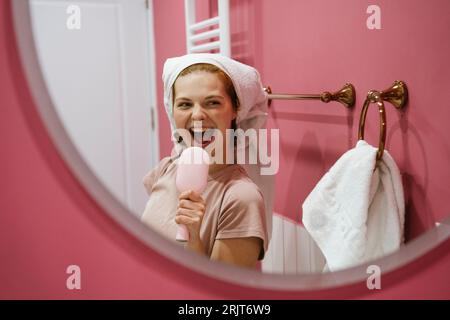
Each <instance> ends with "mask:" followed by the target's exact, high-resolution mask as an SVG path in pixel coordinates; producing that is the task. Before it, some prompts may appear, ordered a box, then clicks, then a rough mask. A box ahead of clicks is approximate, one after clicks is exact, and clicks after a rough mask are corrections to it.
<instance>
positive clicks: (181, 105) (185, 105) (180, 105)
mask: <svg viewBox="0 0 450 320" xmlns="http://www.w3.org/2000/svg"><path fill="white" fill-rule="evenodd" d="M190 107H191V104H190V103H189V102H180V103H178V104H177V108H180V109H188V108H190Z"/></svg>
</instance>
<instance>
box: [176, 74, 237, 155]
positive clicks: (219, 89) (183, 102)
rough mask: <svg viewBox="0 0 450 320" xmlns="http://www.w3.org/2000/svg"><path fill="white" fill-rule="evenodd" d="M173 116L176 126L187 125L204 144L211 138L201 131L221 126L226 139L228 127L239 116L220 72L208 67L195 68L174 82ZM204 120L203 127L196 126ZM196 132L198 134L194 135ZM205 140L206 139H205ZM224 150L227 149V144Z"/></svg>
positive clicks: (220, 128)
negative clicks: (199, 69) (204, 136)
mask: <svg viewBox="0 0 450 320" xmlns="http://www.w3.org/2000/svg"><path fill="white" fill-rule="evenodd" d="M174 89H175V90H174V91H175V93H174V94H175V96H174V104H173V116H174V120H175V125H176V127H177V129H186V130H189V131H190V133H191V140H192V142H194V138H195V139H196V142H197V144H198V145H199V146H201V147H203V148H205V147H206V146H207V145H208V144H209V143H210V141H208V140H210V139H205V138H204V139H201V137H202V136H201V135H200V134H198V132H200V131H202V132H203V133H204V132H205V131H206V130H207V129H216V130H219V131H220V132H221V134H222V137H223V141H225V139H226V134H225V133H226V129H230V128H231V121H232V120H233V119H235V118H236V112H235V111H234V109H233V105H232V102H231V98H230V96H229V95H228V94H227V92H226V89H225V86H224V84H223V83H222V81H221V79H220V78H219V76H218V75H217V74H214V73H211V72H207V71H195V72H193V73H189V74H187V75H185V76H183V77H180V78H178V79H177V80H176V81H175V84H174ZM200 121H201V128H194V124H196V125H198V124H199V123H200ZM194 132H197V134H195V135H194ZM205 140H206V141H205ZM223 150H224V151H225V150H226V148H225V146H224V149H223Z"/></svg>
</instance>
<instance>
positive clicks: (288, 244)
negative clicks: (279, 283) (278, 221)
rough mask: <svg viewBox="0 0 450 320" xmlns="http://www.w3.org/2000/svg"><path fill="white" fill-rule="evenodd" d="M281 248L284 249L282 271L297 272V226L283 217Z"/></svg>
mask: <svg viewBox="0 0 450 320" xmlns="http://www.w3.org/2000/svg"><path fill="white" fill-rule="evenodd" d="M282 221H283V242H284V244H283V250H284V273H285V274H296V273H297V254H298V250H299V248H298V247H297V226H296V225H295V224H294V223H293V222H292V221H289V220H286V219H283V220H282Z"/></svg>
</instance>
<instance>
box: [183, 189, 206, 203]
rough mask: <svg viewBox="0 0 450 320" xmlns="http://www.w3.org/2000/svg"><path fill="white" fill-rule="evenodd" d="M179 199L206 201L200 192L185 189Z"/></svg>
mask: <svg viewBox="0 0 450 320" xmlns="http://www.w3.org/2000/svg"><path fill="white" fill-rule="evenodd" d="M178 199H180V200H181V199H187V200H192V201H195V202H202V203H205V201H204V200H203V198H202V196H201V195H200V194H199V193H198V192H195V191H193V190H188V191H184V192H182V193H181V194H180V196H179V197H178Z"/></svg>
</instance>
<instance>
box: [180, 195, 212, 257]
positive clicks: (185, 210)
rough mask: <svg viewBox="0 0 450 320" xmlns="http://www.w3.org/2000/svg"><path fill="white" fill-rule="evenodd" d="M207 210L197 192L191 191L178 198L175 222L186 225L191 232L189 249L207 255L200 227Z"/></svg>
mask: <svg viewBox="0 0 450 320" xmlns="http://www.w3.org/2000/svg"><path fill="white" fill-rule="evenodd" d="M205 209H206V203H205V200H203V198H202V197H201V195H200V194H199V193H197V192H195V191H192V190H189V191H185V192H182V193H181V194H180V196H179V197H178V208H177V214H176V216H175V222H176V223H177V224H182V225H185V226H186V228H187V229H188V231H189V240H188V243H187V247H188V248H190V249H192V250H194V251H197V252H199V253H202V254H206V253H205V248H204V246H203V243H202V241H201V239H200V226H201V224H202V221H203V215H204V214H205Z"/></svg>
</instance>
